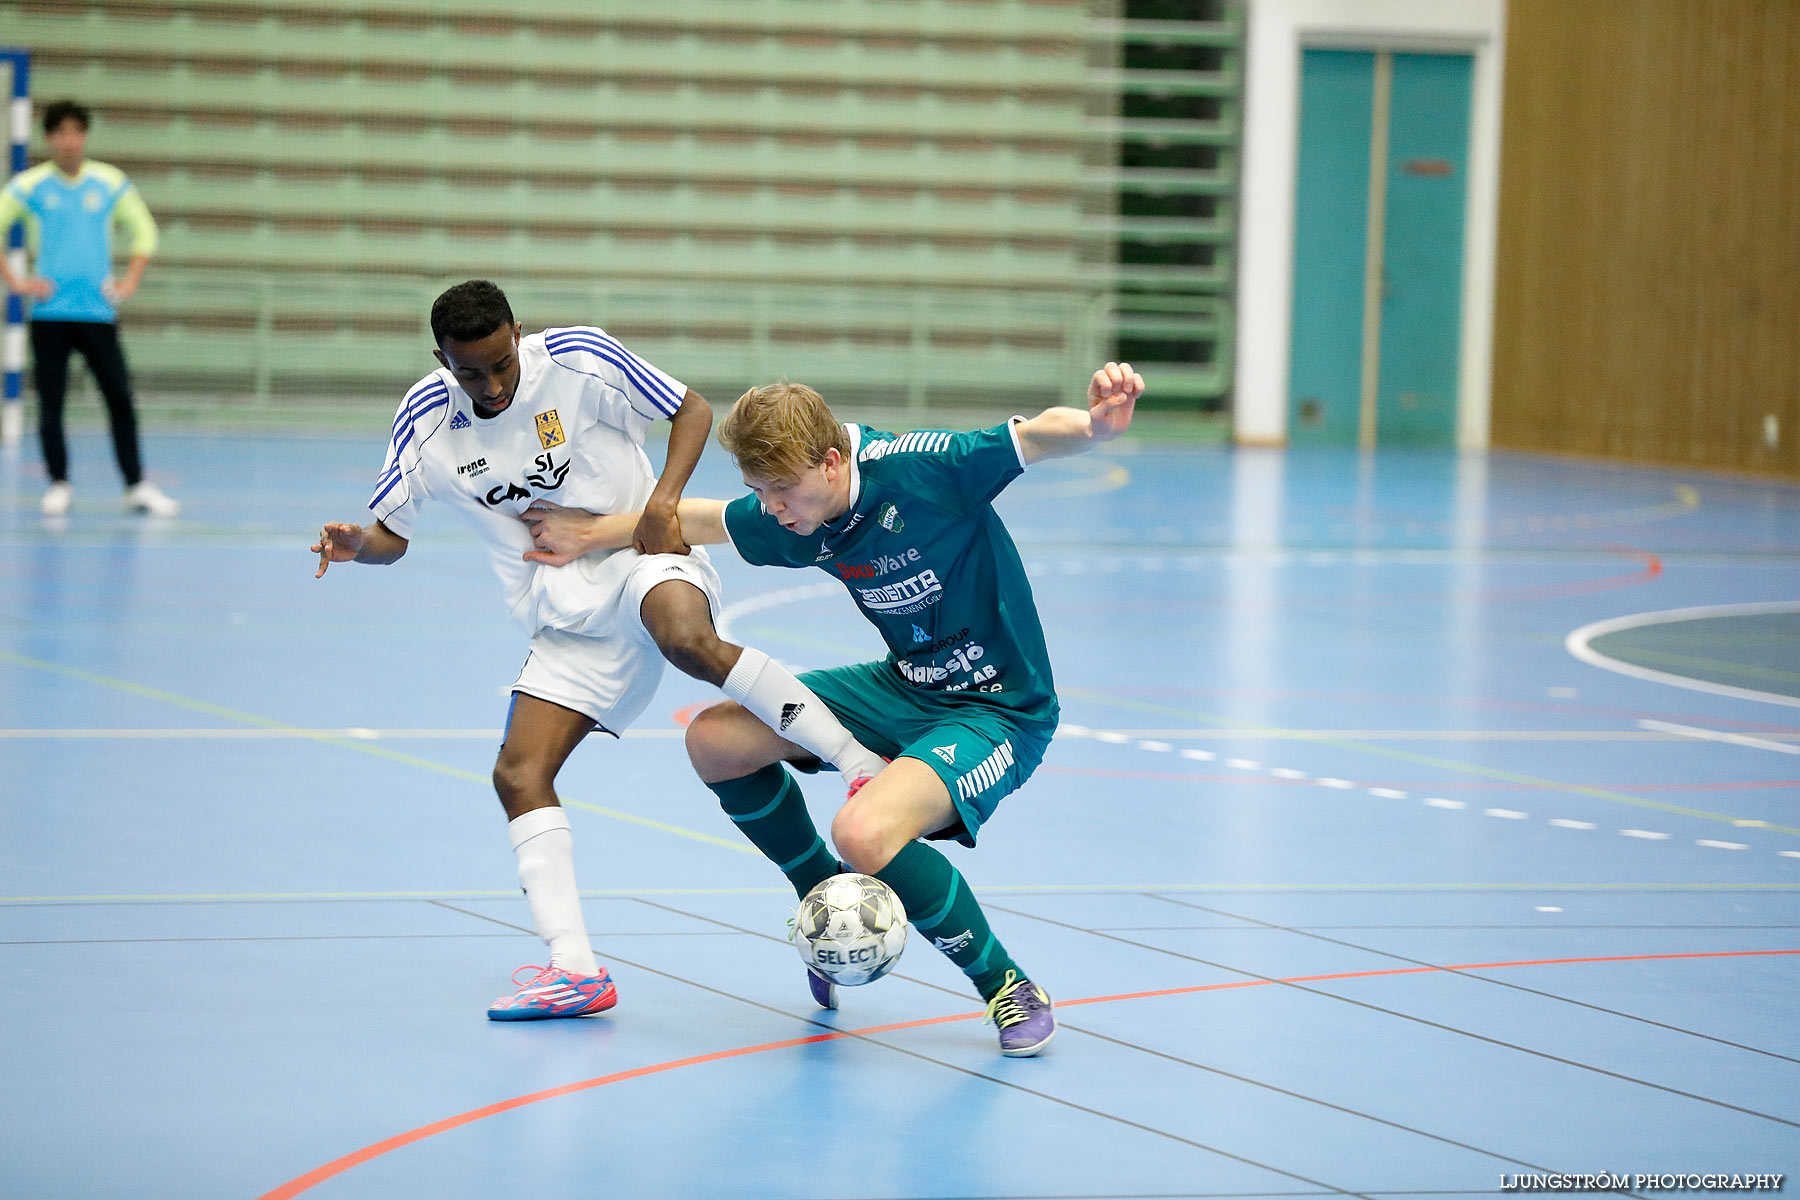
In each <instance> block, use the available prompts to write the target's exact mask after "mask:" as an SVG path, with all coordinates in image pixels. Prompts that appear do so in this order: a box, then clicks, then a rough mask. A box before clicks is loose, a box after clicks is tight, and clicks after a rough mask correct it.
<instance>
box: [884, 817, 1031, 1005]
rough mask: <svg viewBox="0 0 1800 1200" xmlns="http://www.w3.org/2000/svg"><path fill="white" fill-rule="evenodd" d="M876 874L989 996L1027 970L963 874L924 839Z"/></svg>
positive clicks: (918, 926)
mask: <svg viewBox="0 0 1800 1200" xmlns="http://www.w3.org/2000/svg"><path fill="white" fill-rule="evenodd" d="M875 878H877V879H879V880H881V881H882V882H883V883H885V884H887V885H888V886H889V887H891V888H893V889H894V894H895V895H896V896H898V897H900V903H902V904H904V905H906V915H907V918H908V919H909V920H910V921H911V922H912V925H913V928H914V929H917V930H918V931H919V932H920V933H922V934H924V935H925V936H926V937H927V938H929V939H930V940H931V944H932V945H934V946H936V947H937V948H938V949H939V950H942V951H943V952H944V954H945V956H946V957H948V958H949V960H950V961H951V962H953V963H955V964H956V965H957V966H958V967H961V968H962V973H963V974H964V975H967V976H968V977H969V982H971V983H973V984H974V985H975V990H976V991H978V992H980V993H981V998H982V999H983V1000H992V999H993V998H994V995H995V993H997V992H998V991H999V990H1000V989H1001V987H1002V986H1004V984H1005V983H1006V973H1007V972H1008V971H1018V972H1019V975H1020V976H1021V977H1022V976H1023V975H1024V974H1025V973H1024V972H1023V971H1019V964H1018V963H1016V962H1014V961H1013V960H1012V957H1011V956H1010V955H1008V954H1007V953H1006V947H1004V946H1002V945H1001V944H1000V939H999V938H997V937H995V936H994V931H993V930H992V929H989V928H988V923H987V916H986V914H984V913H983V912H982V911H981V904H980V902H978V901H977V900H976V899H975V894H974V893H973V892H971V891H970V890H969V885H968V882H967V881H966V880H965V879H963V877H962V872H960V871H958V870H957V869H956V868H955V867H954V866H952V865H951V863H950V860H949V859H947V858H945V857H944V856H943V855H942V854H941V853H939V852H938V851H936V850H934V849H932V848H931V847H930V846H927V845H926V844H925V843H924V842H908V843H907V844H906V845H905V846H904V847H902V848H901V850H900V853H898V854H896V855H894V857H893V859H892V861H890V862H889V863H888V865H887V866H885V867H883V868H881V870H879V871H877V872H875Z"/></svg>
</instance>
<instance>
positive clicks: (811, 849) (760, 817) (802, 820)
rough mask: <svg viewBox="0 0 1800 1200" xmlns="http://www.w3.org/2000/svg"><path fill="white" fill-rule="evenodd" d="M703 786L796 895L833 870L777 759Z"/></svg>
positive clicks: (791, 779)
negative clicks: (752, 771)
mask: <svg viewBox="0 0 1800 1200" xmlns="http://www.w3.org/2000/svg"><path fill="white" fill-rule="evenodd" d="M706 786H707V787H709V788H711V789H712V790H713V794H714V795H716V796H718V798H719V807H720V808H722V809H724V810H725V815H726V816H728V817H730V818H731V819H732V820H733V821H735V822H736V823H737V827H738V828H739V829H741V830H743V831H744V836H745V837H747V838H749V839H750V841H751V843H752V844H753V845H754V846H755V847H756V848H757V849H758V850H761V851H762V852H763V854H764V855H765V856H766V857H767V858H768V860H769V861H770V862H772V863H774V864H775V865H776V866H778V867H780V868H781V873H782V874H783V875H786V876H787V877H788V882H789V883H791V884H793V885H794V893H795V894H796V895H799V896H804V895H806V893H808V892H810V891H812V889H813V885H815V884H817V883H819V882H820V881H822V880H826V879H829V878H831V877H832V876H833V875H836V874H837V873H838V861H837V858H836V857H835V856H834V855H833V854H832V853H831V851H830V850H829V849H827V848H826V846H825V839H824V838H822V837H820V836H819V831H818V829H816V828H815V827H814V826H813V823H812V814H810V813H808V812H807V811H806V798H805V797H804V796H802V795H801V794H800V785H799V784H797V783H795V782H794V777H793V776H792V775H790V774H788V772H787V768H786V767H784V766H782V765H781V764H780V763H776V764H774V765H773V766H767V767H764V768H763V769H762V770H760V771H758V772H756V773H755V774H754V775H745V776H743V777H741V778H739V779H725V780H721V781H720V782H718V783H709V784H707V785H706ZM902 903H904V901H902Z"/></svg>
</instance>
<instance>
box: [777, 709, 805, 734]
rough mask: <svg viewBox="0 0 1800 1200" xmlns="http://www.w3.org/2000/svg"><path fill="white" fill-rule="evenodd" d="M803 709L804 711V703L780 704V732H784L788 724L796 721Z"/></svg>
mask: <svg viewBox="0 0 1800 1200" xmlns="http://www.w3.org/2000/svg"><path fill="white" fill-rule="evenodd" d="M805 711H806V705H804V704H784V705H782V706H781V726H780V730H779V731H780V732H781V733H786V732H787V730H788V726H789V725H792V724H793V723H794V722H795V721H798V720H799V719H800V714H801V713H803V712H805Z"/></svg>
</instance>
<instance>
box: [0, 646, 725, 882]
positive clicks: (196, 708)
mask: <svg viewBox="0 0 1800 1200" xmlns="http://www.w3.org/2000/svg"><path fill="white" fill-rule="evenodd" d="M0 662H4V663H12V664H13V665H15V666H20V667H29V668H31V669H32V670H36V671H46V672H49V673H50V674H53V675H63V676H67V677H68V678H70V679H78V680H80V681H82V682H83V683H91V684H94V685H96V686H98V687H106V688H112V689H114V690H115V691H121V692H127V693H129V694H131V695H133V696H142V697H144V698H145V699H147V700H156V701H160V702H162V703H164V704H173V705H175V706H176V707H178V708H185V709H189V710H190V711H193V712H202V713H206V714H207V715H209V716H215V717H224V718H225V719H226V720H229V721H242V722H243V723H244V724H246V725H254V726H256V727H257V728H259V729H275V730H280V731H282V732H284V733H288V734H291V735H293V736H295V737H304V738H310V739H312V740H313V741H316V742H322V743H324V744H326V745H329V746H336V747H338V748H339V749H343V750H354V751H356V752H357V753H358V754H367V755H371V756H372V757H375V758H383V759H387V760H388V761H389V762H396V763H401V764H403V765H405V766H409V767H417V768H419V769H420V770H422V771H431V772H433V773H434V774H438V775H447V776H449V777H450V778H451V779H460V780H464V781H466V782H469V783H478V784H481V785H482V786H483V787H486V786H489V785H490V784H491V782H492V781H491V780H490V778H489V777H488V776H486V775H481V774H477V773H476V772H474V771H465V770H463V769H462V768H461V767H452V766H448V765H446V764H444V763H439V762H432V761H431V760H430V759H428V758H419V757H418V756H417V755H412V754H402V753H400V752H399V751H397V750H389V749H387V748H386V747H384V746H377V745H373V744H372V743H369V742H366V741H362V740H360V739H357V738H347V737H340V736H338V735H336V734H333V733H326V732H324V731H322V730H316V729H305V728H303V727H301V726H299V725H289V724H288V723H286V722H285V721H276V720H273V719H271V718H269V717H259V716H257V715H256V714H255V713H247V712H240V711H238V710H237V709H235V708H226V707H225V706H224V705H221V704H211V703H208V702H207V701H205V700H195V699H193V698H192V697H189V696H182V695H179V694H177V693H175V692H168V691H164V690H162V689H161V688H153V687H145V686H144V685H143V684H141V683H132V682H131V681H130V680H128V679H115V678H113V677H112V676H110V675H100V674H97V673H95V672H93V671H84V670H82V669H81V668H80V667H69V666H64V665H63V664H61V663H53V662H46V661H45V660H43V659H41V658H31V657H28V656H27V655H23V654H15V653H13V652H12V651H10V650H0ZM557 799H558V800H560V801H561V802H562V804H563V806H564V807H566V808H579V809H581V810H583V811H584V812H591V813H598V814H599V815H600V816H603V817H611V818H613V819H614V820H616V821H625V822H628V823H630V824H632V825H642V826H644V827H645V828H646V829H655V830H657V831H659V832H661V833H671V834H674V835H676V836H677V837H684V838H688V839H690V840H692V841H696V842H705V843H707V844H708V845H712V846H719V847H722V848H723V849H726V850H731V851H735V852H737V853H742V854H755V855H758V856H760V855H761V851H759V850H757V849H756V848H755V847H754V846H746V845H744V844H742V843H741V842H728V841H726V840H725V839H724V838H719V837H714V836H713V835H712V834H710V833H701V832H700V831H699V830H697V829H687V828H685V827H683V826H680V825H671V824H668V823H667V822H664V821H653V820H651V819H650V818H648V817H640V816H635V815H633V814H632V813H624V812H619V811H618V810H617V809H612V808H604V807H602V806H600V805H598V804H589V803H588V802H587V801H585V800H570V799H568V798H567V797H564V796H558V797H557Z"/></svg>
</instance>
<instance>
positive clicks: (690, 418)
mask: <svg viewBox="0 0 1800 1200" xmlns="http://www.w3.org/2000/svg"><path fill="white" fill-rule="evenodd" d="M431 331H432V336H433V337H434V338H435V339H436V341H437V346H438V348H437V350H436V351H435V353H436V356H437V360H438V362H439V363H441V364H442V369H440V370H437V371H434V372H432V373H431V374H430V375H427V376H426V377H425V378H424V379H422V380H420V381H419V382H418V383H417V384H415V385H414V386H413V387H412V389H411V390H409V391H408V392H407V393H406V398H405V399H404V400H403V401H402V402H401V404H400V411H399V414H398V416H396V418H395V420H394V429H393V435H392V437H391V439H390V440H389V443H388V452H387V459H386V462H385V463H384V465H383V467H382V470H381V474H380V475H379V476H378V477H377V481H376V486H375V495H374V498H373V499H371V500H370V502H369V509H370V512H371V513H372V514H373V516H374V520H373V521H372V522H371V523H370V524H369V525H367V526H363V525H353V524H345V523H337V522H333V523H330V524H327V525H325V526H324V528H323V529H322V530H321V531H320V534H319V540H318V542H317V543H316V544H314V546H313V548H312V549H313V552H314V553H316V554H317V555H318V556H319V569H318V572H317V576H315V578H316V577H318V576H323V575H324V574H325V572H326V569H327V568H328V567H329V566H330V565H331V564H332V563H334V562H361V563H376V564H385V563H391V562H394V561H396V560H397V559H399V558H400V557H401V555H403V554H405V553H406V547H407V544H408V541H409V539H410V538H411V537H412V536H413V527H414V520H415V518H416V516H417V513H418V509H419V505H420V502H421V501H424V500H436V501H440V502H442V503H444V504H447V505H448V506H449V507H450V508H451V509H452V510H453V511H454V512H455V513H456V514H457V515H458V516H459V517H461V518H462V519H463V520H465V521H467V522H468V523H469V524H470V525H471V526H472V527H473V528H474V530H475V532H476V533H477V534H478V535H479V536H480V538H481V540H482V541H483V542H484V543H485V544H486V546H487V550H488V556H489V559H490V561H491V562H492V564H493V567H494V572H495V574H497V575H498V576H499V577H500V583H501V586H502V587H503V588H504V590H505V594H506V604H507V608H508V609H509V611H510V612H511V614H512V617H513V619H514V621H515V622H516V623H517V624H518V625H519V627H520V628H521V629H523V630H524V631H525V632H527V633H528V634H530V636H531V653H530V655H529V657H528V658H527V659H526V662H525V666H524V669H523V670H522V671H521V672H520V674H519V678H518V680H517V681H516V682H515V683H514V684H513V686H512V706H511V709H510V710H509V712H508V715H507V723H506V731H505V734H504V735H503V737H502V741H501V745H500V753H499V757H498V759H497V761H496V762H495V764H494V790H495V791H496V792H498V793H499V796H500V803H501V806H502V807H503V808H504V809H505V810H506V816H507V819H508V826H507V832H508V835H509V838H510V840H511V842H512V846H513V852H514V854H515V856H516V857H517V859H518V866H519V881H520V883H521V884H522V885H523V886H524V889H525V895H526V898H527V899H528V900H529V901H530V903H531V915H532V920H533V922H534V923H535V925H536V927H537V932H538V935H539V936H540V937H541V938H543V940H544V942H545V944H546V945H548V946H549V948H550V963H549V965H548V966H546V967H542V968H538V967H527V968H520V970H521V971H531V972H533V975H532V976H531V977H530V978H529V979H526V980H524V981H522V982H521V981H520V980H519V979H518V974H519V972H515V973H514V982H515V983H516V984H519V985H520V986H519V991H518V992H517V993H516V994H514V995H511V996H503V997H501V998H500V999H498V1000H496V1001H495V1002H494V1004H493V1005H492V1006H491V1007H490V1008H489V1009H488V1016H489V1017H492V1018H493V1019H495V1020H530V1019H535V1018H541V1017H575V1016H587V1015H589V1014H591V1013H597V1012H601V1011H603V1010H605V1009H608V1008H611V1007H612V1006H613V1005H614V1004H615V1003H616V1002H617V990H616V988H615V987H614V985H613V982H612V979H611V977H610V976H609V975H608V974H607V972H606V970H605V969H604V968H602V967H601V966H600V965H599V963H598V962H597V961H596V960H595V958H594V951H593V948H592V946H591V945H590V944H589V941H588V935H587V926H586V923H585V921H584V920H583V919H582V915H581V900H580V893H579V892H578V891H577V890H576V886H575V866H574V851H573V842H572V839H571V834H570V830H569V820H568V817H567V815H566V814H565V813H564V812H563V810H562V807H561V805H560V804H559V803H558V801H557V798H556V790H555V779H556V774H557V772H558V771H560V770H561V769H562V765H563V763H564V762H565V761H567V759H568V757H569V755H570V754H571V753H572V752H573V751H574V749H575V747H576V746H577V745H578V744H580V742H581V740H582V738H584V737H586V736H587V735H588V734H589V733H590V732H592V731H593V730H595V729H600V730H603V731H604V732H607V733H610V734H613V735H614V736H617V735H618V734H620V733H622V732H623V731H624V730H625V729H626V728H627V727H628V726H629V725H630V724H631V722H632V721H633V720H635V719H636V718H637V717H638V716H639V715H640V714H641V713H642V712H643V710H644V708H645V706H646V705H648V704H649V702H650V698H651V696H652V695H653V694H654V693H655V691H656V685H657V683H658V681H659V680H660V679H661V677H662V663H663V659H664V658H665V657H666V658H667V659H668V661H670V662H672V663H674V664H675V666H676V667H678V668H680V669H681V670H682V671H684V672H685V673H687V674H689V675H692V676H693V677H694V678H696V679H703V680H705V681H707V682H708V683H711V684H714V685H715V686H717V687H719V688H720V689H721V690H723V691H724V693H725V694H726V695H727V696H729V697H731V698H732V699H733V700H736V701H737V702H738V703H740V704H742V705H743V706H744V707H745V708H748V709H750V710H751V711H752V712H755V713H757V714H758V715H759V716H760V717H761V718H762V719H763V720H765V721H768V722H769V724H770V726H771V728H775V729H779V730H780V731H781V733H782V735H783V736H785V737H787V738H789V739H791V740H793V741H795V742H798V743H800V744H801V745H804V746H805V747H806V748H807V749H808V750H810V751H811V752H812V753H814V754H816V755H817V756H818V757H820V758H821V759H823V760H825V761H827V762H829V763H831V764H832V765H833V766H835V767H837V768H838V769H839V770H840V771H842V772H844V773H845V775H846V776H847V777H849V778H851V779H857V778H860V777H863V776H868V775H873V774H874V773H876V772H877V771H879V770H880V769H881V765H882V764H881V760H880V759H879V758H877V757H876V756H875V755H873V754H872V753H870V752H869V751H868V750H867V749H865V748H864V747H863V746H862V745H860V744H859V743H858V742H857V741H856V740H855V739H854V738H853V737H851V735H850V733H849V732H848V731H847V730H846V729H845V728H844V727H843V726H842V725H841V724H839V723H838V720H837V718H835V717H833V716H832V715H831V712H830V710H829V709H827V708H826V707H825V705H824V704H823V703H821V702H820V701H819V699H818V697H817V696H815V695H814V694H813V693H812V691H811V690H809V689H808V688H807V687H806V686H805V685H804V684H802V683H800V681H799V680H797V679H795V678H794V677H793V675H791V674H790V673H789V672H788V671H787V670H786V669H785V668H783V667H782V666H781V665H780V664H778V663H775V662H773V661H772V660H770V658H769V657H768V655H766V654H763V653H762V652H761V651H758V650H754V649H748V648H745V647H740V646H734V645H732V644H730V643H728V642H725V641H723V640H721V639H720V638H719V636H718V633H717V632H716V631H715V630H714V628H713V619H714V617H716V616H717V614H718V607H719V578H718V575H717V574H716V573H715V572H714V570H713V567H712V563H711V562H710V561H708V559H707V557H706V554H705V552H704V551H702V550H698V549H694V550H691V551H690V549H689V547H688V546H687V544H686V543H685V542H683V541H682V539H681V530H680V525H679V523H678V522H677V521H676V519H675V506H676V503H677V502H678V501H679V500H680V498H681V490H682V488H683V487H685V486H686V484H687V481H688V477H689V476H690V475H691V474H692V473H693V469H694V465H695V463H697V462H698V461H699V458H700V452H701V450H702V449H703V448H704V447H705V445H706V437H707V433H708V432H709V431H710V429H711V428H712V410H711V408H710V407H709V406H708V405H707V403H706V401H705V399H703V398H702V397H701V396H699V395H698V394H697V393H695V392H692V391H690V390H688V388H687V387H686V386H685V385H683V384H681V383H680V382H678V381H676V380H675V379H673V378H671V377H670V376H668V375H666V374H664V373H663V372H661V371H659V370H657V369H656V368H655V367H653V366H651V365H650V364H649V363H647V362H645V361H643V360H642V359H640V358H638V357H637V356H636V355H634V354H632V353H631V352H630V351H629V350H627V349H626V348H625V347H624V346H622V345H620V344H619V343H618V342H617V341H616V340H614V339H613V338H612V337H610V336H608V335H607V334H606V332H605V331H604V330H601V329H598V328H591V327H581V328H572V329H551V330H546V331H545V332H543V333H538V334H532V335H531V336H529V337H524V336H522V330H521V326H520V325H519V323H518V322H516V321H515V320H514V319H513V314H512V308H511V306H510V305H509V304H508V303H507V301H506V297H505V295H504V294H503V293H502V292H501V290H500V289H499V288H498V287H495V286H494V285H493V284H492V283H489V282H487V281H485V280H470V281H469V282H467V283H462V284H458V285H457V286H455V287H453V288H450V289H449V290H448V291H446V292H445V293H444V294H443V295H441V296H439V297H438V299H437V302H436V303H435V304H434V305H433V306H432V310H431ZM661 419H667V420H668V421H669V422H670V429H669V449H668V454H667V457H666V460H665V462H664V465H663V473H662V477H661V478H660V479H658V478H657V477H656V476H655V475H654V474H653V473H652V471H651V468H650V460H649V459H648V458H647V457H645V455H644V449H643V441H644V435H645V433H646V431H647V430H648V429H649V428H650V425H651V423H652V422H653V421H656V420H661ZM543 498H554V499H555V500H556V501H557V502H558V503H560V504H563V505H569V506H574V507H579V508H585V509H590V510H593V511H597V512H635V511H639V510H642V512H643V514H644V515H643V518H642V519H641V520H640V521H639V522H638V524H637V527H636V530H635V531H634V533H633V537H632V546H631V547H630V548H629V549H622V550H618V551H614V552H612V553H611V554H598V555H586V556H584V557H582V558H581V559H578V560H577V561H575V562H573V563H570V564H568V565H567V566H553V565H548V564H543V563H539V562H535V561H528V560H527V558H526V555H528V554H532V553H534V545H533V539H532V532H531V529H530V528H529V527H528V526H527V524H526V521H527V520H528V519H530V520H539V519H541V516H540V515H539V514H538V513H536V512H535V511H531V510H529V508H528V506H529V505H530V504H531V503H532V501H533V500H534V499H543Z"/></svg>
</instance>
